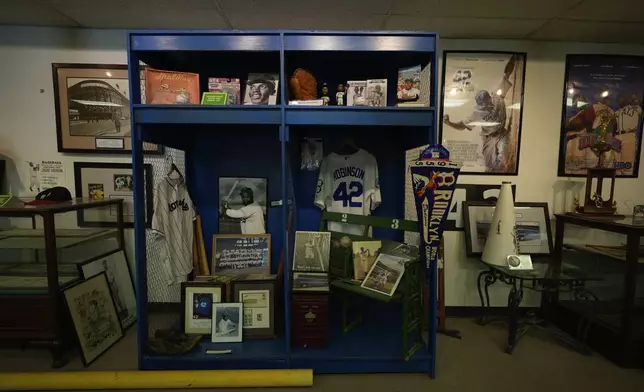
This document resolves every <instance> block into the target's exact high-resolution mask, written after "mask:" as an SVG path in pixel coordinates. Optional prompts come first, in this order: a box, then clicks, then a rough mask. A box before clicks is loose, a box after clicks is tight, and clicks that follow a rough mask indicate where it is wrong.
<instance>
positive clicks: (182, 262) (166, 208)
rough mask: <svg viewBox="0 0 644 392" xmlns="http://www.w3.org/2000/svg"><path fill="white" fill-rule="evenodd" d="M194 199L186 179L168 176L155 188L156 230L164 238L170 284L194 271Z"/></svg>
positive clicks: (165, 261) (153, 228)
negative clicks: (191, 196) (187, 186)
mask: <svg viewBox="0 0 644 392" xmlns="http://www.w3.org/2000/svg"><path fill="white" fill-rule="evenodd" d="M196 215H197V214H196V212H195V208H194V205H193V204H192V199H190V195H189V194H188V189H187V188H186V184H185V183H184V182H183V179H182V178H179V179H172V178H170V177H167V176H166V177H165V178H164V179H163V180H161V181H159V183H158V184H157V186H156V189H155V191H154V215H153V216H152V232H153V233H154V234H155V236H157V238H159V239H160V240H162V241H163V245H162V249H163V251H162V252H161V255H160V256H161V258H162V265H163V270H164V272H165V275H166V278H167V282H168V283H169V284H172V283H179V282H182V281H185V280H186V276H187V275H188V274H189V273H190V272H192V241H193V236H194V233H193V231H194V230H193V220H194V219H195V217H196Z"/></svg>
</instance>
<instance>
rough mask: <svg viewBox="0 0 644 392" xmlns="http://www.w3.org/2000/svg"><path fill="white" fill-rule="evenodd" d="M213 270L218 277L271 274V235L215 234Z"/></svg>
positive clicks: (213, 241)
mask: <svg viewBox="0 0 644 392" xmlns="http://www.w3.org/2000/svg"><path fill="white" fill-rule="evenodd" d="M212 268H213V274H217V275H220V274H222V275H241V274H244V275H245V274H270V273H271V235H270V234H215V235H213V236H212Z"/></svg>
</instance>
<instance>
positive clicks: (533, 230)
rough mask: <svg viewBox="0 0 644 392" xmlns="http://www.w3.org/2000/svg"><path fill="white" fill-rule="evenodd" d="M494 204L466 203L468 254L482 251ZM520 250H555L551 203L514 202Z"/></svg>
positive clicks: (531, 252) (534, 252)
mask: <svg viewBox="0 0 644 392" xmlns="http://www.w3.org/2000/svg"><path fill="white" fill-rule="evenodd" d="M494 207H495V205H494V203H489V202H467V201H466V202H464V203H463V221H464V222H465V249H466V251H467V255H468V256H479V255H481V254H482V253H483V248H484V247H485V241H486V240H487V235H488V232H489V230H490V224H491V223H492V217H493V215H494ZM514 213H515V216H516V228H517V235H518V237H519V253H520V254H529V255H549V254H551V253H552V250H553V244H552V230H551V227H550V215H549V212H548V203H521V202H519V203H514Z"/></svg>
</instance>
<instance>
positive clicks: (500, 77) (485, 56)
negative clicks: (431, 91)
mask: <svg viewBox="0 0 644 392" xmlns="http://www.w3.org/2000/svg"><path fill="white" fill-rule="evenodd" d="M525 64H526V54H525V53H515V52H476V51H458V52H456V51H454V52H453V51H445V52H444V54H443V86H442V91H441V112H442V114H443V119H442V121H441V124H440V127H439V140H440V141H441V144H443V145H444V146H445V147H446V148H447V149H448V150H449V152H450V159H451V160H453V161H457V162H462V164H463V166H462V168H461V174H496V175H517V174H518V172H519V147H520V142H521V122H522V115H523V89H524V78H525Z"/></svg>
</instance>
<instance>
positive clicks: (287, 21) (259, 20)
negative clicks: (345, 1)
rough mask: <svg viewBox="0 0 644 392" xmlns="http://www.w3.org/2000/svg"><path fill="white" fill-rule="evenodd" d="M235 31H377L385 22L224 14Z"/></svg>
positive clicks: (344, 16) (362, 17)
mask: <svg viewBox="0 0 644 392" xmlns="http://www.w3.org/2000/svg"><path fill="white" fill-rule="evenodd" d="M226 15H227V16H228V19H229V20H230V23H232V25H233V28H235V29H300V30H377V29H381V28H382V25H383V23H384V21H385V18H386V16H384V15H367V14H352V13H339V14H333V15H331V14H329V15H324V14H319V13H317V14H311V13H296V12H288V13H274V14H265V13H262V14H260V13H252V14H249V13H245V12H238V11H228V12H226Z"/></svg>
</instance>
